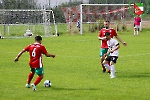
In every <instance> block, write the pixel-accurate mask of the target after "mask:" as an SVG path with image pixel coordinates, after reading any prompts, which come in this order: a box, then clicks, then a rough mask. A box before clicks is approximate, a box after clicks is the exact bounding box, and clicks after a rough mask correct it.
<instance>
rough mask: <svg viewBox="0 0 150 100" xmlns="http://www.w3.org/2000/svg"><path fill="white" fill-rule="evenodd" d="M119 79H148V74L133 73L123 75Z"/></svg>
mask: <svg viewBox="0 0 150 100" xmlns="http://www.w3.org/2000/svg"><path fill="white" fill-rule="evenodd" d="M119 78H150V73H148V72H146V73H134V74H132V75H131V74H126V75H125V74H124V75H123V76H119Z"/></svg>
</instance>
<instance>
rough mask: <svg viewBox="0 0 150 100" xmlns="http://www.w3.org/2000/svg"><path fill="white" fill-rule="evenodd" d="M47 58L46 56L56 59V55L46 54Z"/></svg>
mask: <svg viewBox="0 0 150 100" xmlns="http://www.w3.org/2000/svg"><path fill="white" fill-rule="evenodd" d="M45 56H46V57H53V58H54V57H55V54H49V53H46V54H45Z"/></svg>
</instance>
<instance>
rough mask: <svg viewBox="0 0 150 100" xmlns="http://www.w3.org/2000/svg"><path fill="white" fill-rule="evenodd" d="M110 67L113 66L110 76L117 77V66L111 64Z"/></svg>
mask: <svg viewBox="0 0 150 100" xmlns="http://www.w3.org/2000/svg"><path fill="white" fill-rule="evenodd" d="M110 68H111V74H110V78H115V66H114V65H111V66H110Z"/></svg>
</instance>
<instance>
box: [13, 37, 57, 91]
mask: <svg viewBox="0 0 150 100" xmlns="http://www.w3.org/2000/svg"><path fill="white" fill-rule="evenodd" d="M41 43H42V37H41V36H36V37H35V43H33V44H30V45H29V46H27V47H25V48H24V49H23V50H22V51H21V52H20V53H19V54H18V55H17V57H16V58H15V59H14V61H15V62H17V61H18V60H19V58H20V56H21V55H22V54H23V53H24V52H26V51H27V52H29V55H30V61H29V65H30V71H31V72H30V73H29V74H28V79H27V83H26V87H27V88H30V82H31V80H32V78H33V77H34V74H35V73H36V74H37V75H38V77H37V78H36V80H35V81H34V83H33V84H31V86H32V87H33V90H34V91H35V90H36V86H37V85H38V84H39V83H40V82H41V80H42V79H43V74H44V68H43V63H42V54H44V55H45V56H46V57H53V58H54V57H55V54H49V53H48V52H47V50H46V48H45V46H43V45H42V44H41Z"/></svg>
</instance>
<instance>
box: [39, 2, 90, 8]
mask: <svg viewBox="0 0 150 100" xmlns="http://www.w3.org/2000/svg"><path fill="white" fill-rule="evenodd" d="M37 1H38V3H39V4H40V5H41V6H43V5H48V4H49V0H37ZM86 1H88V0H83V2H86ZM64 2H69V0H50V5H51V7H55V6H57V5H59V4H61V3H64Z"/></svg>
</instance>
